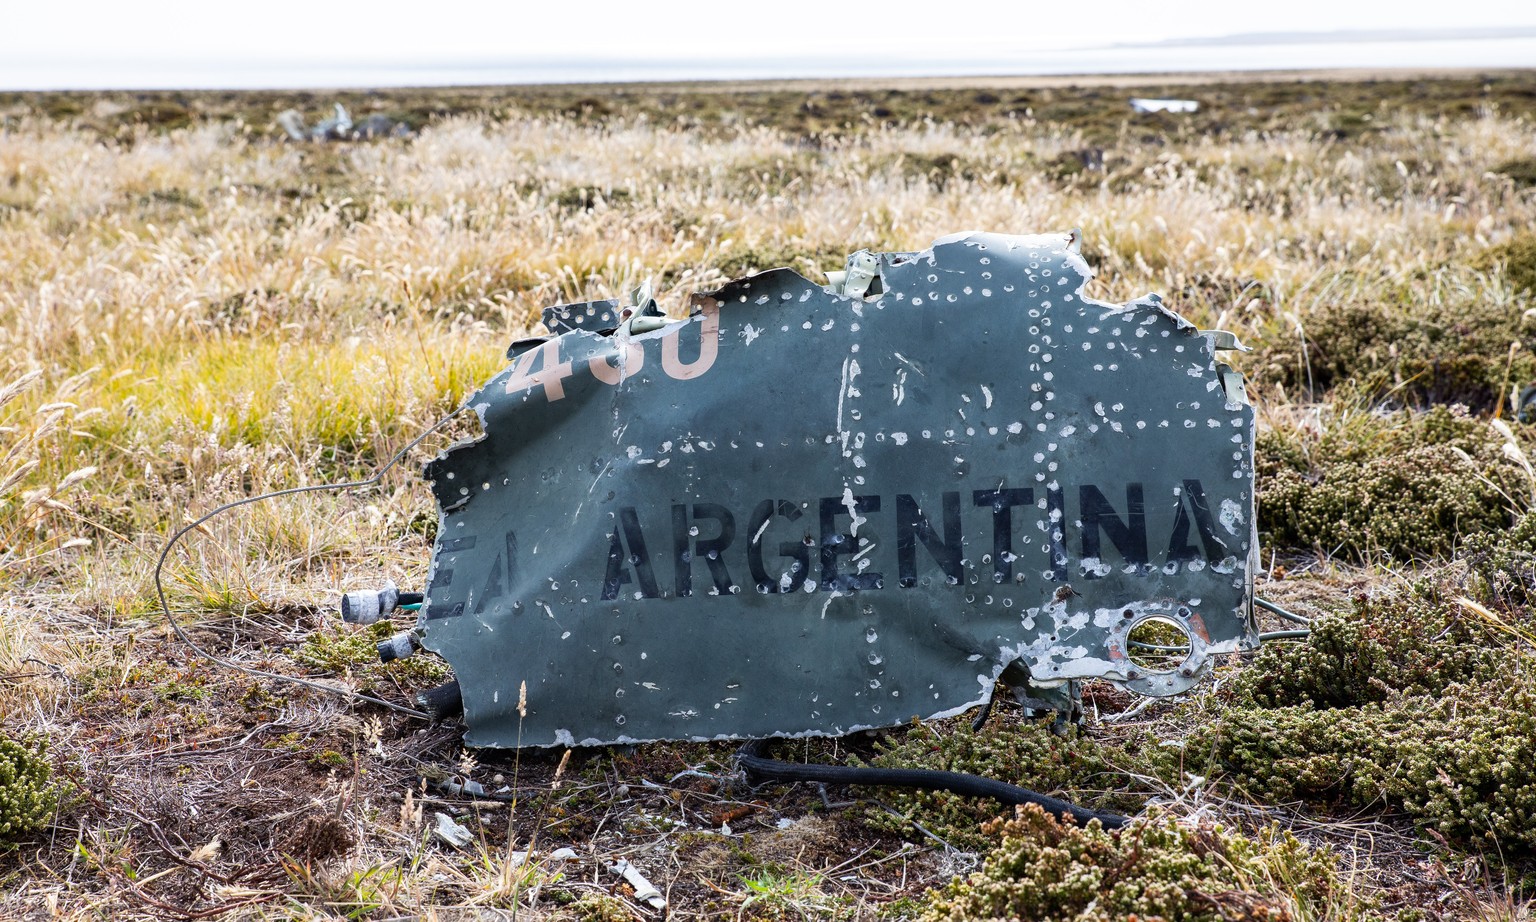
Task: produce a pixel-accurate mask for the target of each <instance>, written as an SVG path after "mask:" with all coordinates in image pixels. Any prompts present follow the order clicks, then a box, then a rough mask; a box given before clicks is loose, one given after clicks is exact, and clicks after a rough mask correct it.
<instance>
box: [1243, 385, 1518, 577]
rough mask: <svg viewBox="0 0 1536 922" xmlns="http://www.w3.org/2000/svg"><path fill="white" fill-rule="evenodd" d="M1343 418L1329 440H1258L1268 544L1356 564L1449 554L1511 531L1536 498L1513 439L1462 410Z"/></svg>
mask: <svg viewBox="0 0 1536 922" xmlns="http://www.w3.org/2000/svg"><path fill="white" fill-rule="evenodd" d="M1347 402H1348V401H1347V400H1343V401H1341V402H1340V403H1341V405H1345V404H1347ZM1342 415H1343V416H1344V417H1346V418H1344V419H1341V420H1334V421H1331V422H1330V423H1329V425H1328V428H1326V429H1325V430H1324V431H1323V432H1322V433H1311V432H1307V431H1303V430H1288V429H1279V428H1275V429H1270V430H1268V431H1266V432H1264V433H1262V434H1261V435H1260V436H1259V438H1258V444H1257V446H1256V455H1257V456H1256V458H1255V465H1256V471H1257V473H1256V477H1255V479H1256V481H1257V484H1258V494H1259V495H1258V502H1259V530H1260V532H1261V533H1262V537H1263V539H1264V543H1265V544H1266V545H1267V546H1270V547H1290V548H1298V549H1307V550H1317V551H1321V552H1324V553H1329V554H1340V555H1343V556H1346V557H1350V558H1354V559H1361V558H1369V557H1372V556H1375V555H1386V556H1390V557H1395V558H1399V559H1414V558H1420V557H1425V556H1446V555H1449V554H1450V553H1451V552H1452V551H1453V550H1454V549H1455V548H1456V546H1457V543H1458V541H1459V540H1460V539H1461V538H1462V537H1464V536H1467V535H1473V534H1479V533H1484V532H1491V531H1496V530H1501V529H1504V528H1506V527H1507V526H1508V525H1509V522H1510V519H1511V516H1512V514H1513V513H1512V509H1511V504H1512V503H1514V502H1516V501H1517V500H1516V497H1521V496H1525V495H1527V493H1528V491H1529V484H1528V483H1526V484H1522V483H1521V482H1520V481H1521V480H1522V478H1524V477H1525V476H1526V475H1525V474H1524V473H1523V472H1522V471H1520V470H1519V469H1518V468H1517V467H1516V466H1515V465H1513V464H1511V463H1510V461H1509V460H1508V459H1507V458H1506V457H1505V455H1504V444H1505V439H1504V437H1503V436H1502V435H1501V434H1500V433H1498V432H1497V431H1495V430H1494V429H1493V428H1492V427H1490V426H1489V425H1488V424H1486V423H1483V422H1479V421H1478V420H1475V419H1472V418H1471V417H1470V416H1468V415H1467V414H1466V413H1465V412H1464V411H1463V410H1461V409H1459V408H1448V407H1435V408H1434V409H1432V410H1430V411H1429V412H1427V413H1417V412H1414V411H1410V410H1403V411H1399V412H1397V413H1392V414H1377V413H1373V412H1370V411H1368V410H1354V411H1349V410H1346V411H1344V413H1343V414H1342Z"/></svg>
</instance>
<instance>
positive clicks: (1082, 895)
mask: <svg viewBox="0 0 1536 922" xmlns="http://www.w3.org/2000/svg"><path fill="white" fill-rule="evenodd" d="M985 831H986V833H987V835H988V836H990V837H991V838H992V839H993V840H994V842H995V844H994V845H993V847H992V849H991V851H990V852H988V854H987V856H986V858H985V860H984V862H983V864H982V868H981V870H980V871H977V872H975V873H973V874H971V875H969V876H968V877H966V878H963V879H957V880H955V881H954V882H952V883H951V884H950V885H949V886H948V887H946V888H944V889H943V890H939V891H935V892H934V895H933V896H932V897H931V898H930V900H929V903H928V905H927V906H926V907H925V908H924V911H923V913H922V915H921V916H920V918H921V919H922V920H923V922H945V920H961V919H964V920H983V919H1017V920H1036V919H1038V920H1042V922H1044V920H1052V922H1054V920H1059V919H1075V920H1080V922H1099V920H1103V922H1109V920H1122V919H1164V920H1170V922H1172V920H1186V922H1195V920H1217V919H1222V920H1226V919H1252V920H1261V919H1273V920H1280V919H1290V918H1296V917H1298V916H1299V917H1321V916H1323V915H1324V913H1323V912H1322V911H1321V909H1322V907H1326V906H1329V905H1330V904H1333V905H1338V904H1342V903H1343V902H1345V900H1346V899H1347V897H1344V896H1343V890H1344V887H1343V884H1342V883H1341V882H1340V880H1339V878H1338V875H1337V872H1336V871H1335V870H1334V869H1333V864H1334V862H1333V860H1332V858H1331V856H1330V855H1329V854H1328V853H1326V852H1314V851H1311V850H1309V849H1307V848H1306V847H1305V846H1303V845H1302V844H1301V843H1300V842H1298V841H1297V840H1296V839H1295V838H1293V837H1291V836H1290V835H1289V834H1287V833H1276V832H1271V833H1268V834H1266V837H1265V840H1264V841H1262V842H1261V841H1255V840H1252V839H1248V838H1245V837H1243V836H1240V835H1235V834H1232V833H1228V832H1226V831H1224V830H1223V829H1221V828H1220V827H1210V826H1201V827H1193V826H1188V825H1184V824H1181V823H1179V822H1178V821H1177V820H1176V819H1175V818H1173V817H1171V816H1167V815H1165V814H1160V813H1152V814H1149V815H1147V816H1145V817H1142V818H1140V819H1138V820H1136V821H1134V822H1133V823H1131V825H1129V826H1127V827H1126V828H1125V829H1123V830H1120V831H1118V832H1113V833H1112V832H1107V831H1105V830H1104V829H1103V828H1102V827H1101V826H1099V824H1098V823H1097V822H1094V823H1091V824H1089V825H1088V826H1087V827H1086V828H1078V827H1075V826H1067V825H1062V824H1061V823H1059V822H1057V821H1056V820H1055V819H1053V818H1051V817H1050V816H1048V815H1047V814H1046V813H1045V811H1043V810H1041V809H1040V808H1039V807H1036V806H1034V805H1029V806H1026V807H1021V808H1019V810H1018V811H1017V813H1016V814H1015V816H1014V817H1013V818H1011V819H998V820H994V821H992V822H990V823H988V824H987V825H986V828H985ZM1352 908H1353V909H1354V912H1350V913H1348V914H1347V915H1346V917H1349V916H1353V917H1355V918H1363V917H1369V916H1370V912H1369V907H1368V906H1365V905H1356V906H1354V907H1352ZM1298 910H1302V911H1299V912H1298ZM1308 910H1310V911H1308Z"/></svg>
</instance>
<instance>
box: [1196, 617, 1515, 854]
mask: <svg viewBox="0 0 1536 922" xmlns="http://www.w3.org/2000/svg"><path fill="white" fill-rule="evenodd" d="M1490 617H1493V618H1499V617H1500V616H1489V615H1484V614H1480V613H1479V610H1478V609H1477V608H1476V607H1475V606H1472V605H1467V604H1463V603H1460V602H1457V601H1456V600H1454V599H1450V600H1447V599H1445V598H1444V597H1443V596H1442V595H1441V594H1440V592H1439V591H1438V590H1435V589H1433V588H1430V587H1423V586H1421V587H1416V588H1414V589H1411V590H1405V591H1402V592H1399V593H1395V594H1393V595H1389V596H1385V597H1382V598H1379V599H1375V600H1357V602H1356V603H1355V606H1354V608H1353V610H1352V611H1351V612H1349V613H1347V614H1344V615H1338V616H1333V617H1328V618H1323V619H1319V620H1318V621H1317V622H1315V624H1314V627H1313V633H1312V635H1311V636H1310V637H1308V638H1307V639H1306V640H1305V641H1303V642H1301V643H1290V644H1276V645H1273V646H1266V647H1265V648H1264V649H1263V650H1262V651H1261V652H1260V653H1259V655H1258V656H1257V657H1256V659H1255V661H1254V662H1253V664H1252V665H1251V666H1250V668H1249V669H1248V670H1246V671H1245V672H1244V673H1242V674H1240V675H1239V676H1238V677H1237V678H1236V679H1235V680H1234V681H1233V682H1232V683H1231V685H1230V686H1229V688H1228V689H1227V690H1226V691H1224V692H1223V697H1224V699H1225V701H1224V703H1223V705H1222V706H1221V707H1220V708H1219V709H1218V711H1217V713H1218V715H1219V716H1218V719H1216V720H1213V721H1211V722H1209V723H1207V724H1206V725H1204V726H1202V727H1200V728H1198V729H1197V730H1196V731H1195V732H1194V733H1193V734H1191V735H1190V736H1189V738H1187V739H1186V740H1185V745H1184V752H1183V756H1184V760H1185V764H1186V765H1190V766H1193V768H1192V770H1195V771H1200V770H1202V769H1201V768H1199V766H1201V765H1203V766H1205V768H1204V769H1203V770H1204V771H1206V772H1207V773H1208V774H1210V775H1211V776H1213V777H1221V778H1224V779H1225V780H1228V781H1231V782H1233V783H1234V784H1236V785H1237V786H1238V787H1240V788H1242V789H1244V790H1246V791H1247V792H1248V793H1249V794H1250V795H1252V796H1254V797H1257V798H1259V799H1262V800H1266V801H1296V800H1304V801H1311V802H1323V803H1332V804H1338V805H1347V806H1350V807H1360V808H1366V807H1370V808H1378V809H1379V808H1380V807H1382V806H1388V807H1391V808H1394V809H1400V810H1402V811H1403V812H1404V813H1406V814H1407V815H1409V816H1410V817H1412V818H1413V820H1414V821H1415V822H1416V823H1417V824H1418V825H1419V826H1420V827H1422V828H1427V829H1433V830H1435V831H1436V832H1437V833H1439V834H1440V835H1441V836H1442V837H1444V838H1445V839H1450V840H1454V841H1456V842H1457V843H1459V844H1460V845H1462V846H1463V847H1467V848H1470V849H1475V850H1486V851H1488V852H1490V853H1497V854H1502V855H1505V856H1514V855H1530V854H1536V661H1533V660H1532V657H1531V655H1530V653H1529V651H1528V649H1527V648H1526V647H1525V646H1523V643H1522V644H1517V643H1513V642H1510V641H1509V640H1507V639H1505V638H1506V637H1507V632H1508V631H1510V630H1515V631H1519V630H1522V629H1523V628H1521V627H1520V625H1519V623H1518V622H1516V621H1514V620H1513V619H1514V616H1513V615H1511V616H1509V617H1510V620H1508V621H1505V622H1503V623H1499V624H1495V623H1490V620H1489V619H1490Z"/></svg>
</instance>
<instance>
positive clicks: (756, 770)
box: [736, 740, 1130, 829]
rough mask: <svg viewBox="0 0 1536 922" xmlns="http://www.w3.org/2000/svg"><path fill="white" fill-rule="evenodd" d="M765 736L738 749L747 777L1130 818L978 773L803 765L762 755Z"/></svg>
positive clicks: (1106, 819)
mask: <svg viewBox="0 0 1536 922" xmlns="http://www.w3.org/2000/svg"><path fill="white" fill-rule="evenodd" d="M767 745H768V741H767V740H753V741H751V742H749V743H747V744H746V745H745V746H743V747H741V751H740V752H738V753H737V754H736V764H737V765H740V766H741V768H742V770H743V771H745V772H746V773H747V778H748V779H749V780H752V779H756V780H762V781H810V782H815V783H819V784H859V785H886V786H890V787H904V788H921V789H923V790H925V791H949V792H951V793H953V794H960V795H962V796H965V797H990V798H992V799H993V800H998V801H1002V802H1003V803H1005V804H1035V805H1037V806H1039V807H1042V808H1044V809H1045V812H1047V813H1050V814H1051V815H1053V816H1068V817H1070V818H1071V819H1072V821H1073V822H1074V823H1076V824H1077V825H1079V826H1086V825H1088V822H1089V821H1090V820H1098V821H1099V822H1100V823H1101V824H1102V825H1103V826H1104V828H1105V829H1119V828H1120V827H1121V826H1124V825H1125V824H1126V823H1129V822H1130V818H1129V817H1125V816H1121V815H1120V814H1118V813H1103V812H1100V811H1098V810H1089V809H1087V808H1086V807H1079V806H1077V805H1076V804H1070V803H1067V802H1066V801H1064V800H1060V799H1058V798H1055V797H1050V796H1047V795H1045V794H1040V793H1038V792H1036V791H1031V790H1029V789H1028V788H1021V787H1018V786H1017V785H1012V784H1007V783H1006V782H1002V781H997V780H994V779H992V778H982V777H980V776H979V775H966V774H962V773H960V772H944V771H936V770H929V769H918V768H857V767H854V766H850V765H802V764H799V763H797V762H780V761H779V760H778V759H770V758H768V757H767V756H765V755H763V754H762V752H763V749H764V748H765V747H766V746H767Z"/></svg>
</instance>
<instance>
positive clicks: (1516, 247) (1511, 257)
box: [1472, 233, 1536, 292]
mask: <svg viewBox="0 0 1536 922" xmlns="http://www.w3.org/2000/svg"><path fill="white" fill-rule="evenodd" d="M1472 264H1473V266H1475V267H1476V268H1478V269H1480V270H1482V271H1484V272H1503V274H1504V278H1505V279H1506V280H1508V282H1509V284H1510V287H1512V288H1514V289H1516V290H1517V291H1528V292H1536V234H1533V233H1524V234H1520V235H1519V236H1516V237H1513V238H1511V239H1509V240H1506V241H1505V242H1503V243H1498V244H1494V245H1493V246H1491V247H1489V248H1487V249H1486V250H1484V251H1483V252H1482V253H1479V254H1478V256H1477V258H1476V259H1474V260H1473V263H1472Z"/></svg>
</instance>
